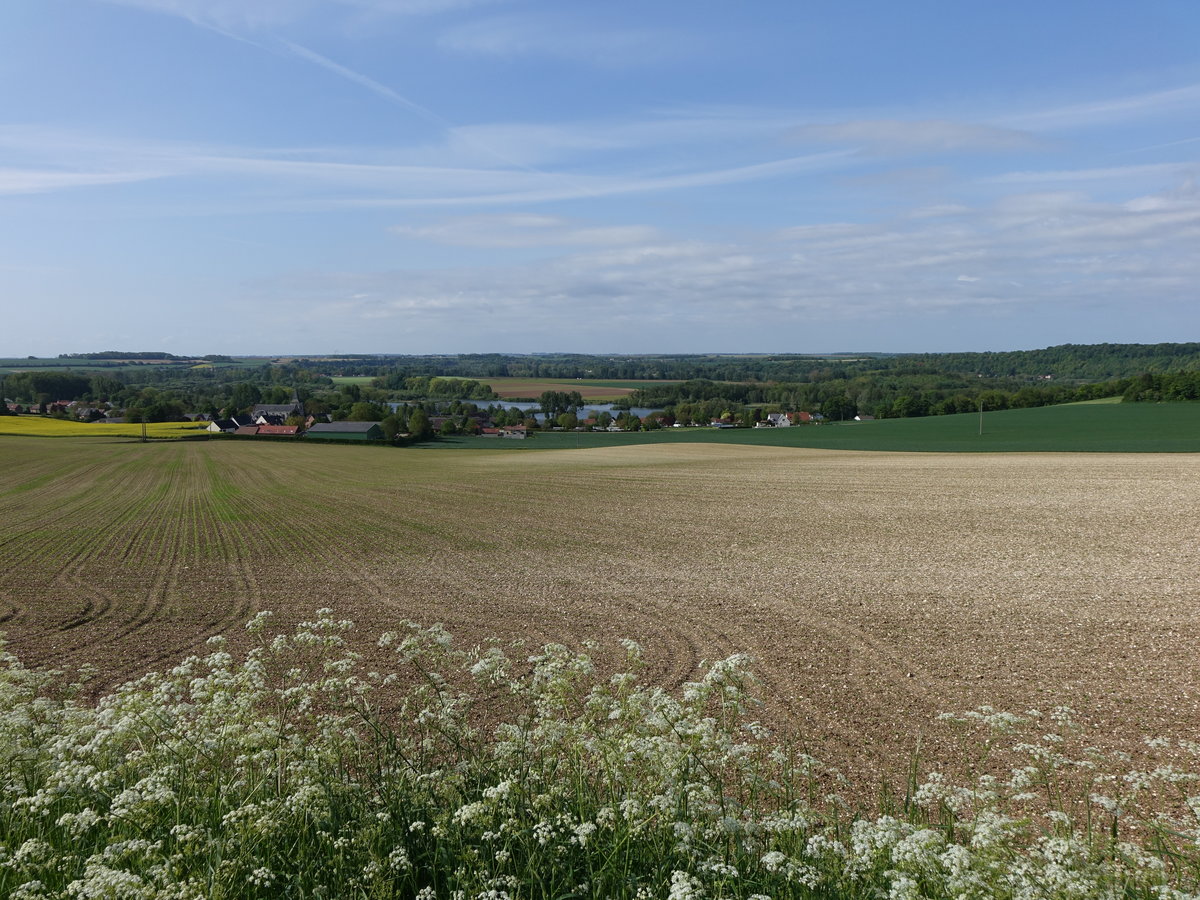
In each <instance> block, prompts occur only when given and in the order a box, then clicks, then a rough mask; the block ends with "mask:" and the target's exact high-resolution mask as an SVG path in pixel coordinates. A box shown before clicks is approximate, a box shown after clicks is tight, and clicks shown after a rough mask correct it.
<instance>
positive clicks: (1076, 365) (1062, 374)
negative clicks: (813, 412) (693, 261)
mask: <svg viewBox="0 0 1200 900" xmlns="http://www.w3.org/2000/svg"><path fill="white" fill-rule="evenodd" d="M293 365H295V366H296V367H298V368H302V369H308V370H311V371H320V372H323V373H325V374H331V375H369V376H373V377H389V376H398V377H399V378H401V379H403V378H405V377H410V376H446V377H455V378H472V379H480V378H484V379H486V378H497V377H515V378H545V379H575V378H598V379H625V380H642V379H645V380H679V381H687V380H695V379H704V380H709V381H764V382H768V381H781V382H782V381H787V382H808V381H826V380H836V379H850V378H854V377H857V376H859V375H881V374H895V375H904V374H920V373H925V374H929V373H936V374H943V375H958V376H962V377H968V376H969V377H976V376H980V377H984V378H1004V379H1019V380H1032V379H1037V378H1044V377H1045V376H1051V377H1052V378H1053V379H1054V380H1056V381H1070V382H1085V381H1087V382H1093V381H1106V380H1111V379H1116V378H1128V377H1133V376H1135V375H1140V374H1141V373H1143V372H1151V373H1168V372H1183V371H1189V370H1194V369H1197V368H1200V343H1180V344H1061V345H1058V346H1055V347H1047V348H1045V349H1041V350H1014V351H1007V352H986V353H891V354H888V353H855V354H827V355H815V354H763V355H722V354H710V355H688V354H669V355H627V356H591V355H587V354H571V353H563V354H536V355H520V354H503V353H485V354H461V355H459V356H355V357H342V358H339V359H336V360H329V359H299V360H295V361H294V362H293Z"/></svg>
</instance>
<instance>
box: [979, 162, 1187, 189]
mask: <svg viewBox="0 0 1200 900" xmlns="http://www.w3.org/2000/svg"><path fill="white" fill-rule="evenodd" d="M1198 168H1200V164H1197V163H1191V162H1179V163H1155V164H1152V165H1146V166H1109V167H1105V168H1100V169H1056V170H1052V171H1047V172H1005V173H1002V174H999V175H989V176H986V177H984V178H983V179H981V180H982V181H984V182H988V183H991V184H1025V183H1029V182H1053V183H1055V184H1062V183H1064V182H1077V181H1128V180H1133V179H1137V180H1140V179H1145V178H1156V179H1162V178H1177V177H1179V176H1181V175H1185V174H1187V173H1189V172H1194V171H1196V170H1197V169H1198Z"/></svg>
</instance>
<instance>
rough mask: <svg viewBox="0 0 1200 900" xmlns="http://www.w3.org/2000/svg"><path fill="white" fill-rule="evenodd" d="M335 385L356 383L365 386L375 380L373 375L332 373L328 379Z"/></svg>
mask: <svg viewBox="0 0 1200 900" xmlns="http://www.w3.org/2000/svg"><path fill="white" fill-rule="evenodd" d="M330 380H331V381H332V382H333V383H334V384H336V385H345V384H357V385H358V386H359V387H367V386H369V385H370V384H371V382H372V381H374V380H375V377H374V376H373V375H334V376H333V377H332V378H331V379H330Z"/></svg>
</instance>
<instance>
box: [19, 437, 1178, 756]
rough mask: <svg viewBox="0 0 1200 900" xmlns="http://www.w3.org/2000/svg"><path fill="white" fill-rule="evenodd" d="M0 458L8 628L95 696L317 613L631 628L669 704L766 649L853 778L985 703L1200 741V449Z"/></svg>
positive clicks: (796, 705) (534, 627)
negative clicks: (701, 674)
mask: <svg viewBox="0 0 1200 900" xmlns="http://www.w3.org/2000/svg"><path fill="white" fill-rule="evenodd" d="M0 460H2V461H3V465H2V466H0V572H2V573H3V575H2V576H0V578H2V581H0V584H2V587H0V616H2V618H3V625H0V627H2V628H3V629H4V630H6V632H7V635H8V639H9V641H10V645H11V647H12V649H14V650H15V651H17V652H18V654H19V655H20V656H21V657H22V658H23V659H25V660H26V661H27V662H29V663H34V664H42V665H54V666H74V665H78V664H81V663H95V664H97V665H98V666H99V667H100V669H101V673H102V674H101V680H102V681H103V682H105V683H110V684H111V683H113V682H116V681H119V680H122V679H125V678H128V677H130V676H133V675H136V674H138V673H139V672H142V671H144V670H146V669H148V668H151V667H158V666H162V665H164V664H167V663H169V662H170V661H172V660H174V659H176V658H177V657H178V656H179V655H180V654H182V653H183V652H185V651H187V650H190V649H194V648H196V647H199V646H200V645H202V643H203V641H204V640H205V638H207V637H208V636H209V635H211V634H214V633H217V632H227V633H229V634H232V635H236V634H238V633H239V632H240V630H241V625H242V624H243V623H244V622H245V620H246V619H248V618H249V617H250V616H251V615H252V614H253V613H254V612H255V611H256V610H259V609H263V608H270V609H273V610H275V611H276V612H277V613H278V615H279V618H280V620H281V621H280V623H279V624H280V625H286V624H287V623H288V622H289V621H290V620H294V619H298V618H303V617H306V616H308V615H309V614H310V613H311V612H312V611H313V610H314V609H316V608H318V607H322V606H330V607H333V608H334V609H335V610H336V611H337V612H338V613H339V614H340V615H344V616H346V617H349V618H353V619H355V620H356V621H357V622H358V623H359V625H360V630H362V631H363V633H364V646H365V647H368V648H369V646H370V644H369V642H368V641H367V637H368V636H369V635H373V634H376V633H377V632H378V631H380V630H383V629H386V628H388V627H391V626H393V625H394V624H395V623H396V621H397V620H399V619H402V618H411V619H416V620H419V621H423V622H434V621H440V622H444V623H446V624H447V625H448V626H449V627H450V628H451V630H452V631H453V632H455V633H456V635H457V636H458V637H459V639H460V640H462V641H465V642H474V641H476V640H479V639H481V638H483V637H486V636H491V635H496V636H500V637H505V638H509V637H526V638H529V639H532V640H533V641H536V642H544V641H547V640H555V641H563V642H566V643H578V642H580V641H582V640H584V639H588V638H594V639H597V640H600V641H601V642H605V641H610V640H612V639H616V638H619V637H626V636H627V637H633V638H635V639H637V640H639V641H641V642H642V643H644V644H645V646H646V648H647V650H648V656H649V657H650V659H651V660H652V666H653V673H654V675H655V676H656V677H657V678H659V679H661V680H662V681H663V682H665V683H676V682H679V681H681V680H685V679H687V678H688V677H690V676H691V675H692V674H693V673H694V670H695V667H696V665H697V663H698V662H699V661H700V660H701V659H703V658H713V657H716V656H724V655H727V654H729V653H731V652H734V651H749V652H750V653H752V654H754V655H755V656H756V657H758V659H759V664H758V671H759V672H760V673H761V675H762V676H763V678H764V681H765V690H766V694H767V697H768V699H769V700H770V703H771V707H770V709H771V712H769V713H768V714H767V715H769V717H771V718H773V719H774V720H776V721H778V722H781V723H782V722H786V723H787V724H788V725H789V727H790V728H791V729H792V730H793V731H794V733H796V734H798V735H800V736H801V737H802V738H803V739H804V741H805V742H806V743H808V744H809V745H810V747H811V748H812V749H815V750H819V751H820V755H822V756H824V757H826V758H829V759H834V758H836V759H839V760H840V761H841V762H843V763H848V764H851V765H852V767H853V766H858V765H862V766H868V765H871V764H872V763H873V762H877V761H878V759H880V758H882V757H890V756H904V755H907V754H908V753H909V752H910V751H911V749H912V747H913V744H914V740H915V735H916V732H917V730H918V729H919V728H927V727H928V726H929V723H930V722H931V720H933V719H934V717H935V716H936V715H937V713H938V712H940V711H943V710H961V709H967V708H971V707H974V706H976V705H979V704H983V703H989V704H993V705H995V706H997V707H1001V708H1007V709H1013V710H1022V709H1025V708H1028V707H1030V706H1037V707H1041V708H1043V709H1045V708H1048V707H1050V706H1052V705H1055V704H1058V703H1066V704H1069V705H1071V706H1073V707H1075V708H1076V709H1077V710H1079V711H1080V712H1081V713H1082V714H1083V715H1082V718H1083V719H1084V721H1086V722H1087V723H1088V724H1089V726H1091V727H1093V728H1094V729H1095V730H1096V732H1097V734H1099V735H1107V734H1113V735H1116V736H1117V737H1116V738H1115V739H1116V740H1118V741H1121V742H1128V743H1129V744H1130V745H1133V744H1136V742H1137V741H1138V740H1140V738H1141V737H1142V736H1143V735H1168V736H1185V735H1194V729H1195V727H1196V726H1197V725H1198V724H1200V668H1198V667H1197V665H1196V648H1197V647H1198V646H1200V457H1196V456H1192V455H1186V454H1173V455H1104V454H1087V455H1083V454H1081V455H1073V454H1054V455H1032V454H1029V455H1022V454H1004V455H1000V454H996V455H992V454H969V455H968V454H964V455H934V454H866V453H850V452H836V451H816V450H798V449H786V448H768V447H749V446H731V445H722V446H716V445H704V444H688V445H668V444H659V445H647V446H634V447H614V448H607V449H598V450H575V451H544V452H540V453H522V452H504V451H499V452H498V451H496V450H490V451H479V452H476V451H467V450H458V451H454V452H443V451H431V450H408V451H403V450H391V449H384V448H364V447H325V446H318V447H309V446H305V445H286V446H285V445H272V444H267V443H265V442H264V443H250V442H220V443H173V444H171V443H157V444H156V443H151V444H138V443H98V442H88V441H77V440H74V439H64V438H60V439H53V440H51V439H39V438H2V439H0ZM368 652H376V651H370V650H369V651H368ZM380 663H381V665H382V664H383V663H384V661H383V660H382V659H381V660H380ZM930 740H931V741H933V742H934V743H935V744H936V741H937V737H936V734H931V737H930ZM927 746H930V745H927Z"/></svg>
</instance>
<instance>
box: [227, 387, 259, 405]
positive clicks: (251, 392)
mask: <svg viewBox="0 0 1200 900" xmlns="http://www.w3.org/2000/svg"><path fill="white" fill-rule="evenodd" d="M261 400H262V391H260V390H259V389H258V387H257V386H256V385H253V384H250V383H249V382H246V381H241V382H238V383H237V384H235V385H234V386H233V393H232V394H231V395H230V398H229V408H231V409H233V410H244V409H249V408H250V407H252V406H254V404H256V403H259V402H260V401H261Z"/></svg>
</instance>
